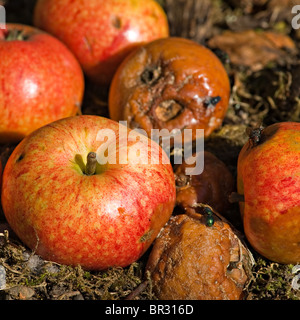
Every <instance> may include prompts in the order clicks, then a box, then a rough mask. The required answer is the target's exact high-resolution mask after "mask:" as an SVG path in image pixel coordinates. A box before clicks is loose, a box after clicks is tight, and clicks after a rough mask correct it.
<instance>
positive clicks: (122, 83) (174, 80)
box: [109, 37, 230, 139]
mask: <svg viewBox="0 0 300 320" xmlns="http://www.w3.org/2000/svg"><path fill="white" fill-rule="evenodd" d="M229 95H230V85H229V79H228V76H227V73H226V71H225V69H224V67H223V65H222V63H221V62H220V60H219V59H218V58H217V57H216V56H215V54H214V53H213V52H212V51H210V50H209V49H207V48H205V47H204V46H201V45H200V44H198V43H195V42H193V41H191V40H187V39H183V38H172V37H171V38H166V39H159V40H155V41H153V42H151V43H149V44H146V45H144V46H142V47H140V48H139V49H137V50H135V51H134V52H133V53H132V54H130V55H129V56H128V57H127V58H126V59H125V60H124V61H123V63H122V64H121V65H120V67H119V68H118V70H117V72H116V74H115V75H114V78H113V81H112V84H111V87H110V92H109V113H110V117H111V118H112V119H113V120H117V121H119V120H126V121H128V125H129V127H131V128H141V129H144V130H145V131H146V132H147V134H148V135H150V131H151V129H162V128H165V129H167V130H169V131H171V130H173V129H177V130H178V129H179V130H183V129H192V130H193V138H194V139H195V137H196V131H195V129H204V133H205V136H208V135H210V134H211V132H212V131H213V130H215V129H216V128H218V127H219V126H220V125H221V124H222V121H223V118H224V116H225V113H226V111H227V108H228V101H229Z"/></svg>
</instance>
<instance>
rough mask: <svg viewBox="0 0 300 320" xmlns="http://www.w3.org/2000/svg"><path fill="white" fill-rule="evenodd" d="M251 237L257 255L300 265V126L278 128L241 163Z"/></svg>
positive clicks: (240, 187) (244, 152)
mask: <svg viewBox="0 0 300 320" xmlns="http://www.w3.org/2000/svg"><path fill="white" fill-rule="evenodd" d="M238 192H239V193H241V194H244V197H245V202H244V203H241V204H240V208H241V212H242V216H243V220H244V229H245V234H246V236H247V238H248V240H249V242H250V243H251V245H252V246H253V248H254V249H255V250H257V251H258V252H259V253H260V254H262V255H263V256H265V257H266V258H268V259H270V260H272V261H276V262H279V263H298V262H300V123H295V122H282V123H276V124H273V125H271V126H269V127H267V128H266V129H264V130H263V132H262V137H261V142H259V143H258V144H257V145H255V146H254V145H252V142H251V141H250V140H249V142H248V143H246V144H245V146H244V147H243V149H242V150H241V153H240V155H239V159H238Z"/></svg>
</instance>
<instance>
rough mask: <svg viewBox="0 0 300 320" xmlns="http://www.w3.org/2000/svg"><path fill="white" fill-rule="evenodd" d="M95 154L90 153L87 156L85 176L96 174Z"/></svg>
mask: <svg viewBox="0 0 300 320" xmlns="http://www.w3.org/2000/svg"><path fill="white" fill-rule="evenodd" d="M96 156H97V155H96V153H95V152H90V153H89V154H88V155H87V163H86V167H85V174H86V175H87V176H92V175H93V174H95V172H96V167H97V157H96Z"/></svg>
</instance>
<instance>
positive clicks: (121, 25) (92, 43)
mask: <svg viewBox="0 0 300 320" xmlns="http://www.w3.org/2000/svg"><path fill="white" fill-rule="evenodd" d="M34 24H35V26H37V27H38V28H41V29H43V30H46V31H48V32H49V33H51V34H53V35H55V36H56V37H57V38H59V39H60V40H62V41H63V42H64V43H65V44H66V45H67V46H68V47H69V48H70V49H71V51H72V52H73V53H74V54H75V55H76V57H77V58H78V60H79V62H80V64H81V66H82V68H83V70H84V71H85V73H86V75H87V76H88V77H89V78H91V79H92V80H93V81H95V82H97V83H99V84H101V85H109V84H110V81H111V79H112V77H113V74H114V72H115V70H116V69H117V67H118V65H119V64H120V62H121V61H122V60H123V59H124V58H125V57H126V55H127V54H128V53H129V52H130V51H131V50H133V48H135V47H137V46H138V45H140V44H141V43H145V42H149V41H152V40H154V39H158V38H164V37H167V36H168V35H169V27H168V21H167V17H166V15H165V13H164V11H163V9H162V8H161V7H160V5H159V4H158V3H157V2H156V1H155V0H139V1H136V0H88V1H81V0H75V1H69V0H39V1H38V2H37V4H36V7H35V12H34Z"/></svg>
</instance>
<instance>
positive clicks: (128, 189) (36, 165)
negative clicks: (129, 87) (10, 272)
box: [2, 116, 176, 270]
mask: <svg viewBox="0 0 300 320" xmlns="http://www.w3.org/2000/svg"><path fill="white" fill-rule="evenodd" d="M103 127H106V128H111V129H112V130H117V129H118V123H116V122H114V121H112V120H109V119H105V118H101V117H97V116H78V117H71V118H66V119H63V120H61V121H57V122H54V123H52V124H49V125H47V126H45V127H43V128H41V129H39V130H38V131H35V132H34V133H33V134H31V135H30V136H28V137H26V138H25V139H24V140H23V141H22V142H21V143H20V144H19V145H18V146H17V148H16V149H15V150H14V152H13V153H12V155H11V157H10V158H9V160H8V162H7V165H6V168H5V171H4V174H3V188H2V206H3V210H4V213H5V216H6V218H7V221H8V223H9V224H10V226H11V227H12V229H13V230H14V232H15V233H16V234H17V235H18V237H19V238H20V239H21V240H22V241H23V242H24V243H25V244H26V245H27V246H28V247H30V248H31V249H35V250H36V253H37V254H39V255H41V256H42V257H43V258H44V259H47V260H51V261H55V262H58V263H63V264H68V265H81V266H82V267H83V268H85V269H98V270H99V269H106V268H108V267H111V266H126V265H128V264H130V263H132V262H134V261H135V260H137V259H138V258H139V257H140V256H141V255H142V254H143V253H144V252H145V251H146V250H147V248H148V247H149V246H150V244H151V243H152V241H153V240H154V239H155V237H156V236H157V234H158V232H159V230H160V229H161V227H162V226H163V225H164V224H165V223H166V222H167V221H168V219H169V217H170V215H171V214H172V211H173V208H174V204H175V197H176V191H175V181H174V174H173V171H172V167H171V165H170V163H168V164H153V165H143V164H140V165H139V164H131V162H129V164H128V165H120V164H109V165H107V167H105V168H104V170H103V171H102V172H100V173H99V172H98V173H96V174H95V175H93V176H87V175H84V174H82V172H81V171H80V168H79V166H78V164H77V163H76V159H75V158H76V156H77V158H78V157H79V158H80V156H82V159H83V162H85V159H86V155H87V154H88V153H89V152H90V151H97V149H98V147H99V146H100V142H99V141H96V137H97V133H98V130H99V129H100V128H103ZM145 139H147V140H148V138H146V137H145ZM164 156H165V157H167V156H166V155H165V154H164ZM77 162H78V163H79V162H80V161H77Z"/></svg>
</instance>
